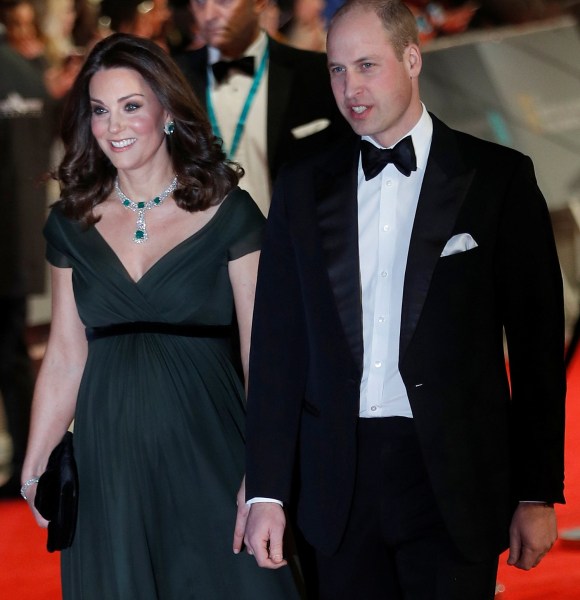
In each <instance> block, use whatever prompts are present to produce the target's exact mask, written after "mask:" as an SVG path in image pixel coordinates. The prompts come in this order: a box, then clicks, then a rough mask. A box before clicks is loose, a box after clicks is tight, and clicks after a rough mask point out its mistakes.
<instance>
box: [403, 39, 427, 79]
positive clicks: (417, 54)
mask: <svg viewBox="0 0 580 600" xmlns="http://www.w3.org/2000/svg"><path fill="white" fill-rule="evenodd" d="M403 61H404V62H405V66H406V68H407V71H408V73H409V76H410V77H412V78H413V77H418V76H419V73H420V72H421V67H422V65H423V59H422V57H421V50H419V46H417V44H409V45H408V46H407V47H406V48H405V53H404V55H403Z"/></svg>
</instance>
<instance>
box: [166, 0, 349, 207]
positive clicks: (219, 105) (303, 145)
mask: <svg viewBox="0 0 580 600" xmlns="http://www.w3.org/2000/svg"><path fill="white" fill-rule="evenodd" d="M266 6H267V0H227V1H226V0H191V8H192V11H193V14H194V17H195V21H196V25H197V27H198V30H199V33H200V35H201V37H203V38H204V39H205V40H206V41H207V44H208V46H205V47H203V48H201V49H198V50H193V51H190V52H187V53H185V54H183V55H181V56H177V57H176V60H177V62H178V64H180V66H181V68H182V70H183V72H184V74H185V75H186V77H187V78H188V80H189V81H190V83H191V84H192V87H193V89H194V91H195V92H196V94H197V96H198V98H199V99H200V101H201V102H202V103H203V104H204V105H205V106H206V108H207V111H208V115H209V118H210V121H211V123H212V126H213V129H214V132H215V133H216V135H217V136H218V137H220V138H222V139H223V141H224V147H225V150H226V152H227V154H228V156H229V158H231V159H232V160H235V161H236V162H238V163H240V164H241V165H242V167H244V169H245V171H246V175H245V176H244V178H243V179H242V181H241V182H240V185H241V187H243V188H244V189H246V190H247V191H248V192H249V193H250V194H251V195H252V197H253V198H254V200H255V201H256V203H257V204H258V206H259V207H260V208H261V210H262V212H263V213H264V214H267V212H268V208H269V206H270V196H271V182H272V181H273V180H274V179H275V177H276V174H277V172H278V169H279V168H280V166H281V165H282V164H283V163H284V162H286V161H288V160H291V159H293V158H296V157H299V156H304V155H306V154H309V153H311V152H313V151H317V150H321V149H322V148H324V147H325V146H326V145H328V144H331V143H334V141H336V140H337V139H338V138H339V137H340V136H341V135H345V134H348V133H350V132H349V131H348V127H347V125H346V123H345V122H344V120H343V119H342V117H341V116H340V114H339V112H338V110H337V108H336V104H335V103H334V100H333V98H332V92H331V89H330V85H329V83H328V70H327V68H326V56H325V55H324V54H322V53H316V52H306V51H303V50H297V49H295V48H291V47H290V46H286V45H284V44H280V43H278V42H276V41H275V40H273V39H271V38H270V37H268V36H267V35H266V34H265V33H264V32H263V31H261V30H260V15H261V13H262V12H263V11H264V9H265V8H266ZM238 59H241V62H239V61H238ZM232 60H236V62H235V63H234V64H233V65H232V64H229V61H232ZM212 66H213V69H212Z"/></svg>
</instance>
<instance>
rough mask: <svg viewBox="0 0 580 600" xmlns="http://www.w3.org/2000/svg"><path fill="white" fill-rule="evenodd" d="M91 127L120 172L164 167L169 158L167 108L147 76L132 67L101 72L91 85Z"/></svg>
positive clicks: (95, 75) (101, 146)
mask: <svg viewBox="0 0 580 600" xmlns="http://www.w3.org/2000/svg"><path fill="white" fill-rule="evenodd" d="M89 95H90V102H91V110H92V116H91V130H92V132H93V135H94V136H95V139H96V140H97V143H98V144H99V146H100V148H101V149H102V151H103V152H104V153H105V155H106V156H107V157H108V158H109V159H110V161H111V162H112V163H113V165H114V166H115V167H116V168H117V169H118V170H120V171H135V170H145V171H148V170H150V169H152V168H156V166H159V167H163V166H164V165H165V164H166V162H167V159H168V157H169V153H168V150H167V146H166V144H165V133H164V131H163V126H164V124H165V123H166V122H167V121H169V120H170V119H169V114H168V113H167V112H166V111H165V110H164V109H163V107H162V106H161V104H160V102H159V100H158V99H157V97H156V95H155V94H154V92H153V90H152V89H151V88H150V87H149V85H148V84H147V83H146V82H145V80H144V79H143V77H141V75H140V74H139V73H138V72H137V71H134V70H132V69H126V68H114V69H104V70H101V71H97V72H96V73H95V74H94V75H93V77H92V79H91V81H90V84H89Z"/></svg>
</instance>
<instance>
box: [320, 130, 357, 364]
mask: <svg viewBox="0 0 580 600" xmlns="http://www.w3.org/2000/svg"><path fill="white" fill-rule="evenodd" d="M337 156H339V157H340V158H338V159H337V160H335V161H332V163H331V164H329V169H328V170H327V171H322V170H321V172H320V173H319V176H318V179H317V182H318V185H317V188H316V199H317V204H316V212H317V218H318V226H319V230H320V233H321V239H322V247H323V251H324V255H325V261H326V266H327V271H328V277H329V280H330V285H331V287H332V291H333V294H334V298H335V300H336V307H337V310H338V314H339V316H340V320H341V323H342V327H343V329H344V332H345V335H346V338H347V340H348V345H349V347H350V349H351V352H352V356H353V359H354V361H355V363H356V364H357V366H359V368H360V369H361V372H362V360H363V337H362V305H361V289H360V267H359V248H358V208H357V206H358V205H357V166H358V157H359V142H358V141H357V142H356V143H355V144H349V145H347V146H346V150H343V151H341V152H340V153H339V154H337Z"/></svg>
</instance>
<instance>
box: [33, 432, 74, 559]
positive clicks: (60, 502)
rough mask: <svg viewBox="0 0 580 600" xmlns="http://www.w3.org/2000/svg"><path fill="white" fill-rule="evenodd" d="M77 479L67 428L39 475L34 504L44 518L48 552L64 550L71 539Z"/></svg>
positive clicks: (70, 436) (70, 542)
mask: <svg viewBox="0 0 580 600" xmlns="http://www.w3.org/2000/svg"><path fill="white" fill-rule="evenodd" d="M78 498H79V478H78V473H77V465H76V462H75V457H74V454H73V434H72V433H71V432H70V431H67V432H66V433H65V434H64V437H63V438H62V440H61V442H60V443H59V444H58V445H57V446H56V447H55V449H54V450H53V451H52V452H51V453H50V457H49V459H48V464H47V466H46V471H45V472H44V473H43V474H42V475H41V476H40V479H39V481H38V486H37V488H36V497H35V498H34V506H35V507H36V509H37V510H38V512H39V513H40V514H41V515H42V516H43V517H44V518H45V519H46V520H47V521H48V540H47V543H46V549H47V550H48V551H49V552H54V551H55V550H64V549H65V548H68V547H69V546H70V545H71V544H72V541H73V538H74V535H75V529H76V525H77V512H78Z"/></svg>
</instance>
